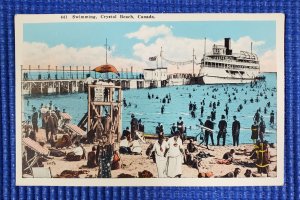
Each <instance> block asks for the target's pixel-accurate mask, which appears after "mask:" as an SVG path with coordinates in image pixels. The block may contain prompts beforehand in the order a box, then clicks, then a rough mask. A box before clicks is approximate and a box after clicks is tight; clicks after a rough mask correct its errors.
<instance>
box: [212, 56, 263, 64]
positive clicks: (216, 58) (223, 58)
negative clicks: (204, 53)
mask: <svg viewBox="0 0 300 200" xmlns="http://www.w3.org/2000/svg"><path fill="white" fill-rule="evenodd" d="M207 58H209V57H207ZM210 59H215V60H237V59H234V58H229V57H225V56H214V57H213V58H210ZM238 62H243V63H255V64H258V61H256V60H244V59H238Z"/></svg>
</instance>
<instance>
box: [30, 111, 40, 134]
mask: <svg viewBox="0 0 300 200" xmlns="http://www.w3.org/2000/svg"><path fill="white" fill-rule="evenodd" d="M38 118H39V114H38V112H37V111H36V107H33V114H32V117H31V122H32V128H33V131H34V132H36V133H37V132H38V130H39V128H38Z"/></svg>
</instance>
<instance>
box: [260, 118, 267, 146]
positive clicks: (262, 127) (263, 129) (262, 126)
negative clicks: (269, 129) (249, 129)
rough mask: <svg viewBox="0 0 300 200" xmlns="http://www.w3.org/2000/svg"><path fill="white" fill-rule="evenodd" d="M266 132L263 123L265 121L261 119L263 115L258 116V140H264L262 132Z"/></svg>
mask: <svg viewBox="0 0 300 200" xmlns="http://www.w3.org/2000/svg"><path fill="white" fill-rule="evenodd" d="M265 132H266V124H265V121H264V119H263V116H261V117H260V123H259V134H258V136H259V139H260V141H263V140H264V134H265Z"/></svg>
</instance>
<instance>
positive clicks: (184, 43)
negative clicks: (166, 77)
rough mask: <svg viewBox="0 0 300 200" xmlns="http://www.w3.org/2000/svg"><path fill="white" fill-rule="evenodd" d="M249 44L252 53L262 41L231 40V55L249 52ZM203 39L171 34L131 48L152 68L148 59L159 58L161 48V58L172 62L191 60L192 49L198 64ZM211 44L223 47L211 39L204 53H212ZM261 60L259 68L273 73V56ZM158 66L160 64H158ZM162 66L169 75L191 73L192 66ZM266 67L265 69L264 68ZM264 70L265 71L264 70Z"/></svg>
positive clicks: (247, 37) (166, 64) (208, 40)
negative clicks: (166, 69)
mask: <svg viewBox="0 0 300 200" xmlns="http://www.w3.org/2000/svg"><path fill="white" fill-rule="evenodd" d="M251 42H252V43H253V52H254V53H255V52H256V50H258V49H259V48H260V46H262V45H264V44H265V42H264V41H255V40H253V39H252V38H250V37H249V36H244V37H241V38H239V39H238V40H231V48H232V49H233V53H239V52H240V51H241V50H243V51H249V52H250V50H251ZM204 43H205V42H204V39H191V38H184V37H175V36H173V35H172V34H171V35H168V36H165V37H163V38H157V39H156V40H155V41H154V42H153V43H150V44H145V43H142V42H140V43H137V44H135V45H134V46H133V54H134V55H135V56H136V57H137V58H138V59H140V60H144V61H146V62H147V64H148V65H150V66H151V65H152V66H153V67H154V66H155V65H156V63H155V62H150V61H148V58H149V57H151V56H159V52H160V49H161V47H163V56H164V57H165V58H167V59H169V60H172V61H188V60H191V59H192V52H193V49H194V50H195V55H196V58H197V60H196V62H197V63H199V62H200V61H201V58H202V56H203V54H204ZM213 44H219V45H224V40H223V39H221V40H218V41H213V40H211V39H207V40H206V53H209V52H211V51H212V46H213ZM259 58H260V60H261V63H262V64H261V68H262V70H263V71H270V70H271V71H274V70H275V69H274V65H275V61H276V60H275V59H274V58H273V54H271V55H268V56H259ZM266 59H268V62H270V63H273V64H270V63H268V66H270V67H267V66H266V63H267V62H266ZM159 64H160V62H159ZM163 66H167V67H168V72H169V73H174V72H176V73H191V72H192V69H193V67H192V64H189V65H184V66H176V65H175V66H174V65H171V64H169V63H165V62H163ZM194 67H195V73H196V74H197V73H198V72H199V70H200V65H195V66H194ZM266 67H267V68H266ZM265 68H266V69H265Z"/></svg>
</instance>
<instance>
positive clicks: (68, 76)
mask: <svg viewBox="0 0 300 200" xmlns="http://www.w3.org/2000/svg"><path fill="white" fill-rule="evenodd" d="M88 77H91V78H93V79H101V78H103V79H143V78H144V75H143V74H142V73H126V72H125V73H124V72H123V73H120V76H117V75H116V74H113V73H103V74H100V73H97V72H93V71H91V72H89V71H69V72H61V71H59V72H44V71H24V72H23V75H22V80H23V81H34V80H79V79H87V78H88Z"/></svg>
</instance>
